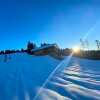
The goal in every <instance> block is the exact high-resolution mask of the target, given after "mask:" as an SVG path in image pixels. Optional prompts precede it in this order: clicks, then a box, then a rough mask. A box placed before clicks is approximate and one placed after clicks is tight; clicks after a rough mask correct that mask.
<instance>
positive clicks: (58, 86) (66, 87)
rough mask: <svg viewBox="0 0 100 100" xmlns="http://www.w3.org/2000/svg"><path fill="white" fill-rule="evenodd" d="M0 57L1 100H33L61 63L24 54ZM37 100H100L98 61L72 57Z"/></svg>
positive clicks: (49, 58)
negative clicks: (5, 60)
mask: <svg viewBox="0 0 100 100" xmlns="http://www.w3.org/2000/svg"><path fill="white" fill-rule="evenodd" d="M7 58H8V60H7V62H4V59H5V56H4V55H1V56H0V100H34V97H35V96H36V94H37V93H38V91H39V90H40V88H41V86H42V85H43V83H44V82H45V81H46V79H47V78H48V76H49V75H50V73H51V72H52V71H53V70H54V69H55V68H56V67H57V66H58V65H59V63H60V62H62V61H60V60H57V59H55V58H52V57H50V56H30V55H27V54H25V53H23V54H22V53H21V54H11V55H9V56H7ZM65 62H66V63H64V65H63V66H61V67H63V68H61V70H58V71H56V73H55V74H54V75H53V76H52V78H51V79H50V80H49V82H48V83H47V84H46V85H45V87H43V89H42V91H41V92H40V94H39V95H38V97H37V98H36V100H100V61H96V60H86V59H79V58H75V57H72V58H71V59H70V61H69V63H68V62H67V59H66V61H65Z"/></svg>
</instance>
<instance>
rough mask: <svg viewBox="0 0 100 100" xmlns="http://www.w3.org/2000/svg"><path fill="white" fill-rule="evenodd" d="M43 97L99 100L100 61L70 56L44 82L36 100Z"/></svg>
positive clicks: (67, 99) (69, 99)
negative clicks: (62, 67) (48, 79)
mask: <svg viewBox="0 0 100 100" xmlns="http://www.w3.org/2000/svg"><path fill="white" fill-rule="evenodd" d="M66 62H67V59H66ZM54 95H55V96H54ZM45 97H46V98H48V100H100V61H94V60H86V59H79V58H75V57H72V58H71V60H70V62H69V64H67V65H66V64H65V68H64V69H63V70H61V72H59V74H55V75H54V76H53V77H52V79H51V80H50V81H49V82H48V83H47V84H46V86H45V87H44V88H43V90H42V92H41V93H40V95H39V96H38V98H37V100H45ZM54 97H55V99H51V98H54ZM40 98H42V99H40Z"/></svg>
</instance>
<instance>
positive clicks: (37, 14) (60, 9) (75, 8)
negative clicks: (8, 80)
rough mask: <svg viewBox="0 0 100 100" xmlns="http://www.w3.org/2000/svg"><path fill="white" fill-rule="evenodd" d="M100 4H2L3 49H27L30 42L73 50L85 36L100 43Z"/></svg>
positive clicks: (41, 0)
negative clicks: (55, 45) (50, 44)
mask: <svg viewBox="0 0 100 100" xmlns="http://www.w3.org/2000/svg"><path fill="white" fill-rule="evenodd" d="M99 26H100V1H99V0H0V49H1V50H3V49H14V48H15V49H17V48H25V46H26V44H27V41H29V40H31V41H33V42H35V43H36V44H37V45H39V44H40V43H41V42H48V43H57V44H58V45H59V46H60V47H62V48H65V47H73V46H74V45H76V44H77V43H79V40H80V38H83V37H84V36H85V35H86V34H89V35H88V36H87V39H88V40H89V42H90V48H95V42H94V41H95V40H96V39H99V40H100V28H99Z"/></svg>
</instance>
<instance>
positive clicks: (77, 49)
mask: <svg viewBox="0 0 100 100" xmlns="http://www.w3.org/2000/svg"><path fill="white" fill-rule="evenodd" d="M72 50H73V52H74V53H78V52H79V51H80V47H79V46H74V47H73V48H72Z"/></svg>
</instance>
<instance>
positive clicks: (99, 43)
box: [95, 40, 100, 50]
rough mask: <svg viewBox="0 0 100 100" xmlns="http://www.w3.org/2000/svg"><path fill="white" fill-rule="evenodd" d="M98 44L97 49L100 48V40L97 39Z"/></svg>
mask: <svg viewBox="0 0 100 100" xmlns="http://www.w3.org/2000/svg"><path fill="white" fill-rule="evenodd" d="M95 41H96V44H97V50H100V41H99V40H95Z"/></svg>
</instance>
